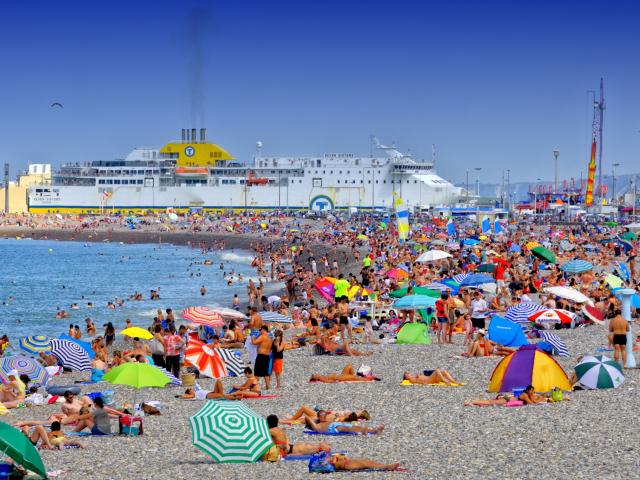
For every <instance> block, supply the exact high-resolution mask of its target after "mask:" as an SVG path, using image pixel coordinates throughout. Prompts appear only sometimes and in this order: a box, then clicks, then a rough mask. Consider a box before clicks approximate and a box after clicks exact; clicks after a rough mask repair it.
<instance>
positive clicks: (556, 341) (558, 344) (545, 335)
mask: <svg viewBox="0 0 640 480" xmlns="http://www.w3.org/2000/svg"><path fill="white" fill-rule="evenodd" d="M540 337H541V338H542V340H544V341H545V342H547V343H548V344H549V345H551V346H552V347H553V349H554V351H555V352H556V353H557V354H558V356H559V357H568V356H569V349H568V348H567V345H566V343H564V342H563V341H562V340H560V337H559V336H558V335H556V334H555V333H552V332H540Z"/></svg>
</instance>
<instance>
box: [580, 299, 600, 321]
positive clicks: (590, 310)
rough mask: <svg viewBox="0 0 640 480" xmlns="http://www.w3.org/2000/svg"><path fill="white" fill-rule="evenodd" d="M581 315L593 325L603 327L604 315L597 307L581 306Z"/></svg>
mask: <svg viewBox="0 0 640 480" xmlns="http://www.w3.org/2000/svg"><path fill="white" fill-rule="evenodd" d="M582 313H583V314H584V316H585V317H587V318H588V319H589V320H591V321H592V322H593V323H597V324H599V325H604V315H603V314H602V312H601V311H600V310H599V309H598V308H597V307H594V306H593V305H586V304H585V305H583V306H582Z"/></svg>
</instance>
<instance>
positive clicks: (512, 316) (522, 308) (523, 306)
mask: <svg viewBox="0 0 640 480" xmlns="http://www.w3.org/2000/svg"><path fill="white" fill-rule="evenodd" d="M542 310H546V308H545V307H543V306H542V305H540V304H539V303H534V302H522V303H518V304H517V305H513V306H511V307H509V308H508V309H507V312H506V314H505V316H504V318H506V319H507V320H511V321H512V322H516V323H519V324H520V325H521V326H527V327H528V326H529V325H530V324H531V321H530V320H529V317H530V316H531V315H533V314H534V313H536V312H540V311H542Z"/></svg>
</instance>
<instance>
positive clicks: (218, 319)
mask: <svg viewBox="0 0 640 480" xmlns="http://www.w3.org/2000/svg"><path fill="white" fill-rule="evenodd" d="M182 318H184V319H185V320H189V321H190V322H192V323H195V324H197V325H206V326H207V327H222V326H223V325H224V321H223V320H222V316H221V315H220V314H219V313H218V312H215V311H214V310H212V309H210V308H209V307H189V308H185V309H184V310H183V311H182Z"/></svg>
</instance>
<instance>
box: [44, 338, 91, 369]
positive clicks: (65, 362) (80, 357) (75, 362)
mask: <svg viewBox="0 0 640 480" xmlns="http://www.w3.org/2000/svg"><path fill="white" fill-rule="evenodd" d="M51 353H53V354H54V355H55V356H56V357H58V360H59V361H60V363H61V364H62V366H63V367H65V368H70V369H71V370H73V371H76V372H87V371H89V370H91V359H90V358H89V355H88V354H87V352H86V350H85V349H84V348H82V347H81V346H80V345H78V344H77V343H75V342H72V341H70V340H62V339H57V338H56V339H53V340H51Z"/></svg>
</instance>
